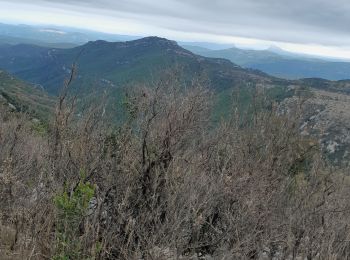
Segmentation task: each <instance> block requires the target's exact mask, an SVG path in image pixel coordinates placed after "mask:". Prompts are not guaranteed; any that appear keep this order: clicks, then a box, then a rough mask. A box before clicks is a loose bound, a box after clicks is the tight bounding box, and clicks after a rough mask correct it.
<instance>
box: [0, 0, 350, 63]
mask: <svg viewBox="0 0 350 260" xmlns="http://www.w3.org/2000/svg"><path fill="white" fill-rule="evenodd" d="M0 22H10V23H24V24H45V25H61V26H62V25H63V26H70V27H77V28H83V29H90V30H96V31H101V32H109V33H116V34H125V35H139V36H149V35H156V36H161V37H166V38H169V39H172V40H178V41H206V42H216V43H232V44H235V45H237V46H240V47H246V48H255V49H264V48H267V47H269V46H271V45H276V46H279V47H281V48H283V49H285V50H288V51H293V52H300V53H307V54H313V55H321V56H329V57H337V58H346V59H350V26H349V24H350V1H349V0H331V1H330V0H0Z"/></svg>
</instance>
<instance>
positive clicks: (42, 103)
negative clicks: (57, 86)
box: [0, 70, 55, 119]
mask: <svg viewBox="0 0 350 260" xmlns="http://www.w3.org/2000/svg"><path fill="white" fill-rule="evenodd" d="M0 102H1V103H2V104H5V105H7V106H9V107H10V109H12V110H15V111H18V112H19V111H21V112H25V113H28V114H30V115H31V116H33V117H37V118H40V119H47V118H48V117H49V116H50V114H51V113H52V112H53V108H54V104H55V103H54V99H53V98H52V97H49V96H48V95H47V94H46V93H45V92H44V91H43V90H41V89H40V88H38V87H35V86H32V85H30V84H27V83H25V82H23V81H22V80H19V79H17V78H15V77H13V76H12V75H10V74H8V73H7V72H5V71H1V70H0Z"/></svg>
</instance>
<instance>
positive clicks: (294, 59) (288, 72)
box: [184, 46, 350, 80]
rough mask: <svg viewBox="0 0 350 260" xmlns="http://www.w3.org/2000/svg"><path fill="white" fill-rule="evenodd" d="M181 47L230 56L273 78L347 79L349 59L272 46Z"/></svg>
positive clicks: (198, 51) (219, 55) (230, 58)
mask: <svg viewBox="0 0 350 260" xmlns="http://www.w3.org/2000/svg"><path fill="white" fill-rule="evenodd" d="M184 47H185V48H186V49H188V50H190V51H192V52H193V53H196V54H198V55H202V56H205V57H213V58H225V59H229V60H230V61H232V62H234V63H236V64H238V65H240V66H243V67H246V68H252V69H258V70H261V71H263V72H265V73H268V74H270V75H274V76H276V77H282V78H287V79H299V78H324V79H329V80H341V79H349V78H350V62H341V61H327V60H321V59H317V58H312V57H303V56H301V55H293V54H291V53H288V52H283V51H276V50H274V49H269V50H261V51H260V50H243V49H238V48H230V49H223V50H210V49H206V48H203V47H197V46H184Z"/></svg>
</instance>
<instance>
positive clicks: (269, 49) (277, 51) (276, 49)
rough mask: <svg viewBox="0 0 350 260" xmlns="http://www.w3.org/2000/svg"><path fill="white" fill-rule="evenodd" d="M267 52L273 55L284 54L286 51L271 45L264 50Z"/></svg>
mask: <svg viewBox="0 0 350 260" xmlns="http://www.w3.org/2000/svg"><path fill="white" fill-rule="evenodd" d="M266 50H267V51H270V52H274V53H285V52H286V51H285V50H283V49H282V48H280V47H278V46H277V45H271V46H270V47H269V48H267V49H266Z"/></svg>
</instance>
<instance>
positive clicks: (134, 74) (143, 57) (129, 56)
mask: <svg viewBox="0 0 350 260" xmlns="http://www.w3.org/2000/svg"><path fill="white" fill-rule="evenodd" d="M74 61H77V64H78V79H77V81H76V82H75V86H76V87H78V86H79V91H80V92H81V93H82V94H84V93H89V92H91V89H96V88H97V87H98V88H103V87H108V88H112V89H113V88H118V87H120V86H124V85H126V84H130V83H133V82H140V81H141V82H145V81H146V82H147V81H150V80H151V79H152V77H157V75H158V74H161V72H162V71H164V69H169V68H172V67H176V66H178V67H182V68H183V73H184V74H185V75H184V78H187V79H189V80H190V79H192V78H193V77H194V75H197V76H200V75H205V76H207V77H208V78H209V80H210V83H211V84H210V85H211V86H212V87H213V88H214V89H227V88H231V87H234V86H239V85H245V84H267V85H268V84H271V85H276V84H286V81H283V80H279V79H276V78H274V77H271V76H268V75H266V74H264V73H261V72H258V71H253V70H247V69H243V68H241V67H239V66H237V65H235V64H232V63H231V62H229V61H227V60H223V59H213V58H205V57H201V56H198V55H195V54H193V53H191V52H190V51H187V50H185V49H183V48H181V47H180V46H178V45H177V44H176V43H175V42H173V41H169V40H166V39H162V38H158V37H147V38H143V39H140V40H135V41H129V42H106V41H95V42H89V43H87V44H85V45H82V46H79V47H76V48H72V49H50V48H43V47H38V46H34V45H16V46H11V45H4V46H2V47H0V67H1V68H4V69H6V70H8V71H10V72H11V73H14V74H15V75H17V76H19V77H20V78H22V79H24V80H26V81H29V82H32V83H35V84H40V85H42V86H43V87H44V88H45V89H46V90H47V91H49V92H50V93H52V94H57V93H58V89H59V87H60V86H61V85H62V82H63V79H64V78H65V77H66V76H67V74H68V73H69V68H70V66H71V65H72V63H73V62H74Z"/></svg>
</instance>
